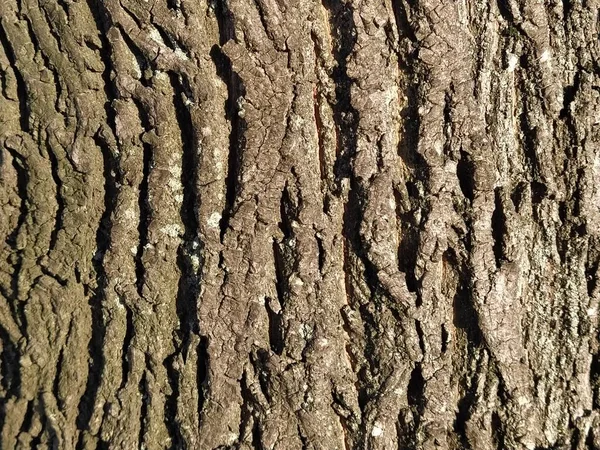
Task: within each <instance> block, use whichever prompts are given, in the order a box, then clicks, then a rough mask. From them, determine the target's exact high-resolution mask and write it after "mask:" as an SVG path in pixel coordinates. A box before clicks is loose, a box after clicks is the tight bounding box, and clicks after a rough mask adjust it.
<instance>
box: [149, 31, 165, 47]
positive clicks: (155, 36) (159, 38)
mask: <svg viewBox="0 0 600 450" xmlns="http://www.w3.org/2000/svg"><path fill="white" fill-rule="evenodd" d="M148 34H149V35H150V39H152V40H153V41H154V42H156V43H157V44H159V45H162V46H164V45H165V41H163V38H162V36H161V35H160V33H159V32H158V30H157V29H156V28H153V29H152V30H150V33H148Z"/></svg>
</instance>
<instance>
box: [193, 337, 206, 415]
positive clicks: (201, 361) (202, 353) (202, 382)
mask: <svg viewBox="0 0 600 450" xmlns="http://www.w3.org/2000/svg"><path fill="white" fill-rule="evenodd" d="M196 357H197V361H196V363H197V365H198V367H197V368H196V386H197V389H198V419H199V420H201V419H202V410H203V408H204V402H205V400H206V395H207V390H208V368H209V356H208V338H207V337H205V336H201V337H200V342H199V343H198V347H197V348H196Z"/></svg>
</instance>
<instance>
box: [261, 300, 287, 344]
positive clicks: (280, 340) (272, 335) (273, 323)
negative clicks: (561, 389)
mask: <svg viewBox="0 0 600 450" xmlns="http://www.w3.org/2000/svg"><path fill="white" fill-rule="evenodd" d="M265 301H266V303H267V315H268V317H269V345H270V347H271V350H272V351H273V352H274V353H275V354H277V355H281V354H282V353H283V348H284V345H285V339H284V333H283V318H282V316H281V311H278V310H276V309H275V308H273V307H272V305H271V301H272V300H271V299H270V298H268V297H267V298H266V299H265Z"/></svg>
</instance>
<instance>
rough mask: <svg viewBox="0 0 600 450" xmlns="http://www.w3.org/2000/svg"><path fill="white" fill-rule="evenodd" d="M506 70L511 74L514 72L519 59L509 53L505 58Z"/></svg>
mask: <svg viewBox="0 0 600 450" xmlns="http://www.w3.org/2000/svg"><path fill="white" fill-rule="evenodd" d="M506 62H507V65H508V66H507V68H506V70H507V71H508V72H509V73H511V72H514V71H515V69H516V68H517V64H519V58H518V57H517V55H515V54H514V53H509V54H508V58H507V61H506Z"/></svg>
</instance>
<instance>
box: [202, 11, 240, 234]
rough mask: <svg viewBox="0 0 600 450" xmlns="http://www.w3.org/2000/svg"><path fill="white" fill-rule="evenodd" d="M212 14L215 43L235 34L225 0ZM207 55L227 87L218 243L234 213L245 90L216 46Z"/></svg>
mask: <svg viewBox="0 0 600 450" xmlns="http://www.w3.org/2000/svg"><path fill="white" fill-rule="evenodd" d="M215 13H216V16H217V19H218V26H219V43H220V44H221V45H223V44H225V43H226V42H227V41H229V40H230V39H233V38H234V37H235V32H234V24H233V17H232V14H231V12H230V11H229V9H228V7H227V2H226V1H225V0H217V2H216V5H215ZM210 55H211V58H212V60H213V62H214V64H215V68H216V70H217V75H218V76H219V77H220V78H221V80H223V82H224V83H225V85H226V86H227V93H228V97H227V101H226V102H225V117H226V118H227V120H228V121H229V123H230V124H231V132H230V135H229V155H228V166H227V177H226V180H225V184H226V192H225V208H224V211H223V214H222V215H221V221H220V228H221V242H222V241H223V239H224V237H225V233H226V231H227V229H228V228H229V222H230V220H231V216H232V215H233V213H234V207H235V199H236V197H237V194H238V189H239V182H238V178H239V175H240V166H241V157H242V154H243V150H244V148H245V146H246V138H245V132H246V128H247V124H246V121H245V120H244V119H243V117H241V116H240V114H239V111H238V99H240V98H243V97H244V96H245V95H246V90H245V88H244V85H243V83H242V80H241V78H240V77H239V75H238V74H237V73H236V72H234V70H233V66H232V63H231V61H230V60H229V58H228V57H227V56H226V55H225V54H224V53H223V51H222V50H221V49H220V47H219V46H217V45H215V46H213V47H212V49H211V52H210Z"/></svg>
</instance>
